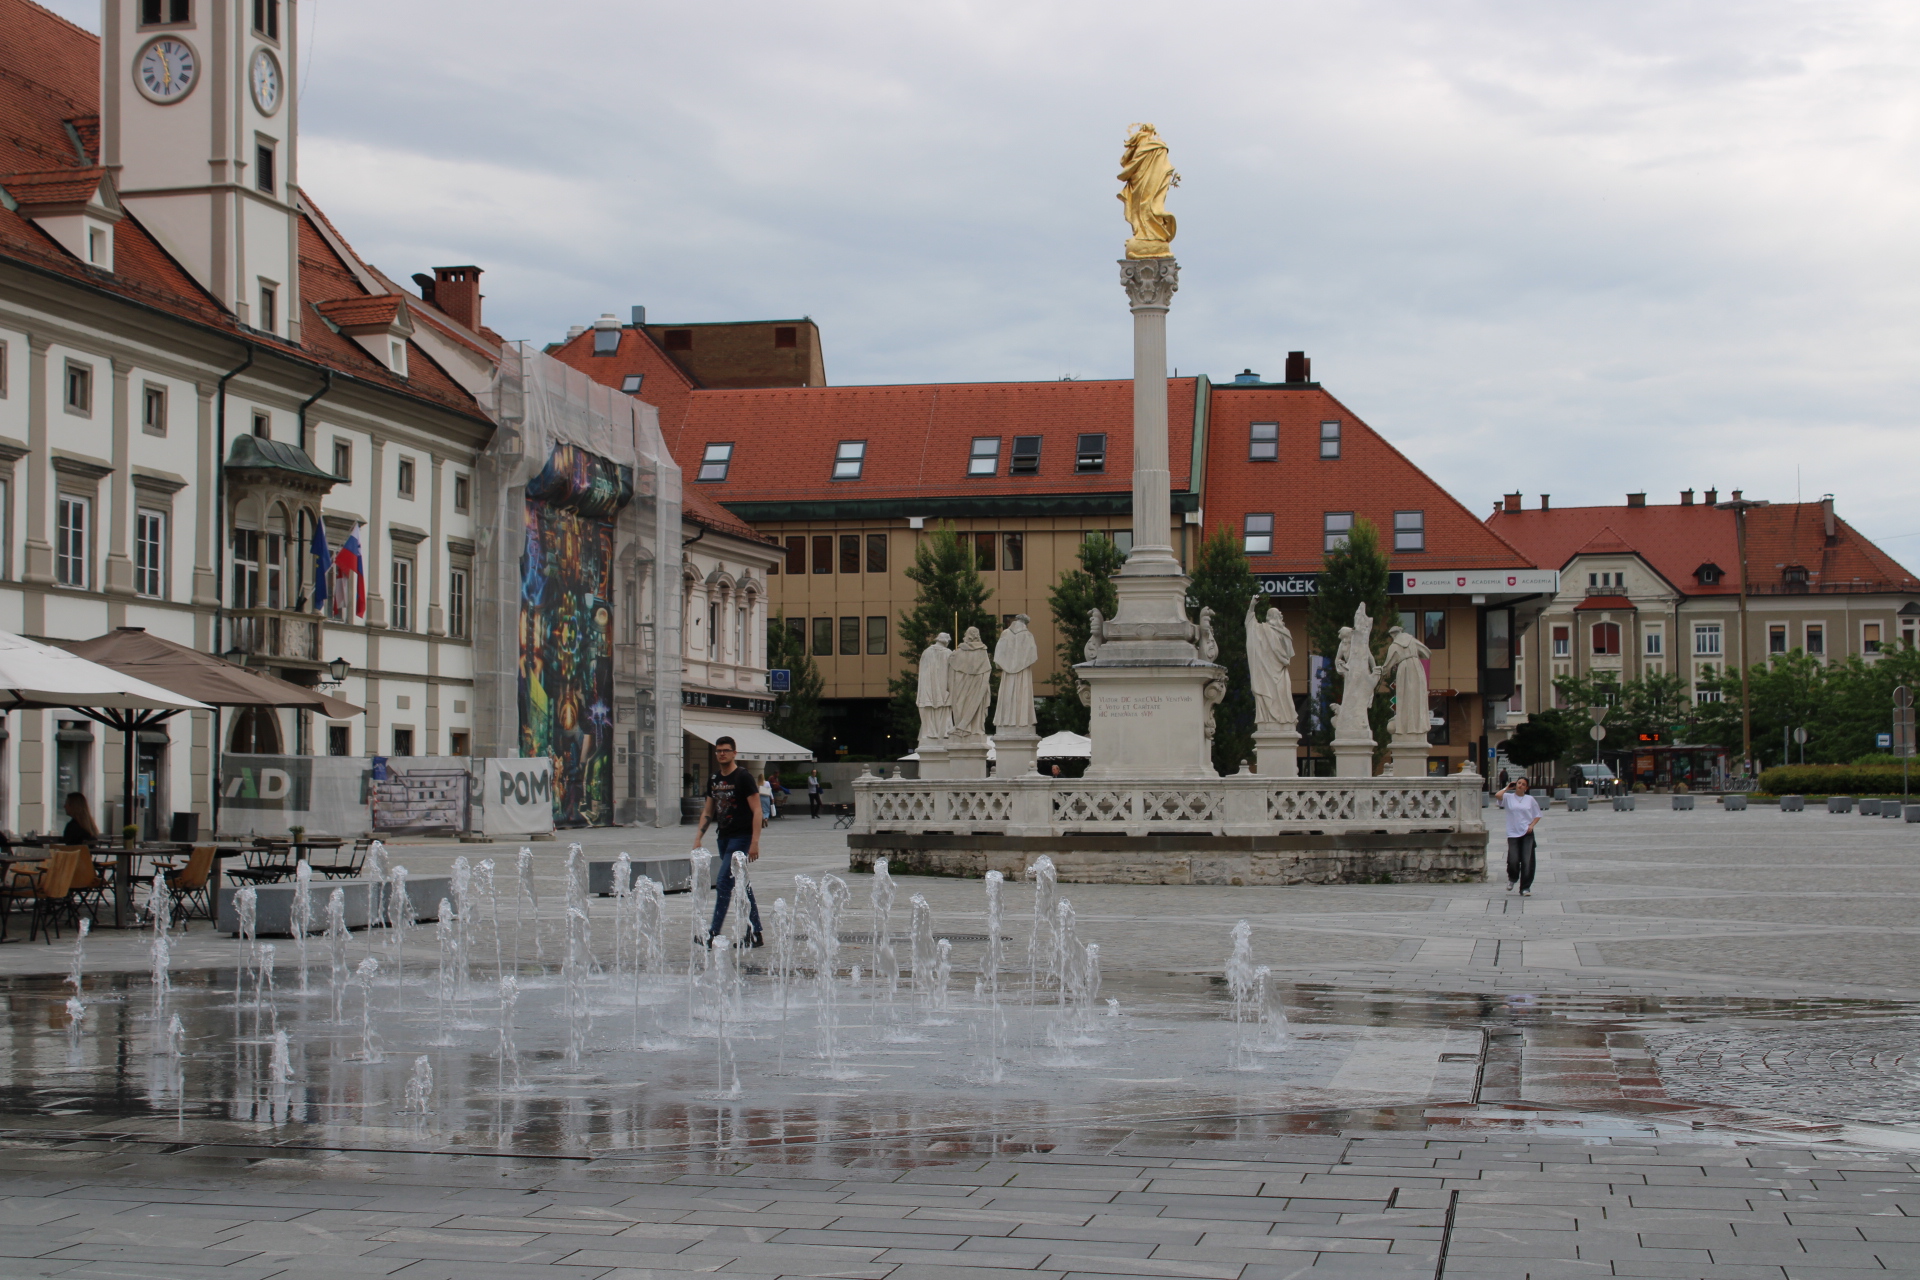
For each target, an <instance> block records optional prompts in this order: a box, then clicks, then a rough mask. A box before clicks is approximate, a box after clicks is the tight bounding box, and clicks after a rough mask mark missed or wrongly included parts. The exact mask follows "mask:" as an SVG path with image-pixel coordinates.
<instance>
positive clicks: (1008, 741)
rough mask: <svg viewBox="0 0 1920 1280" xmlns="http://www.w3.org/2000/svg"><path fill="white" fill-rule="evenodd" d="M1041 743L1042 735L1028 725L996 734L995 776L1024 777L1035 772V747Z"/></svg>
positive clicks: (994, 747) (994, 749)
mask: <svg viewBox="0 0 1920 1280" xmlns="http://www.w3.org/2000/svg"><path fill="white" fill-rule="evenodd" d="M1039 745H1040V735H1039V734H1038V733H1036V732H1034V730H1033V729H1032V728H1031V727H1028V726H1021V727H1020V728H1015V729H1002V730H1001V731H1000V732H998V733H996V734H994V735H993V751H994V755H995V757H996V758H995V760H994V764H993V774H994V776H995V777H996V778H1023V777H1025V776H1027V775H1028V774H1030V773H1032V772H1034V749H1035V748H1037V747H1038V746H1039Z"/></svg>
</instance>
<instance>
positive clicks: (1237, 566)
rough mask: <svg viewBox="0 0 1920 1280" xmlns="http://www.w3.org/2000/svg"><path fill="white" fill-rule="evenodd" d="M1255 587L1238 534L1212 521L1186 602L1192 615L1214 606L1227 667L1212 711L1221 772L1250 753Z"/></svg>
mask: <svg viewBox="0 0 1920 1280" xmlns="http://www.w3.org/2000/svg"><path fill="white" fill-rule="evenodd" d="M1257 590H1258V588H1257V587H1256V585H1255V584H1254V581H1253V570H1252V569H1251V568H1250V567H1249V566H1248V564H1247V554H1246V552H1245V551H1244V550H1242V549H1241V546H1240V539H1239V538H1238V537H1237V536H1235V534H1234V532H1233V530H1232V529H1231V528H1230V527H1228V526H1226V525H1217V526H1215V528H1214V530H1213V532H1212V533H1210V534H1208V535H1207V538H1206V541H1204V542H1202V543H1201V544H1200V554H1199V557H1198V559H1197V560H1196V561H1195V563H1194V567H1193V578H1192V582H1191V583H1190V585H1189V586H1188V587H1187V607H1188V608H1189V609H1191V610H1192V611H1193V616H1194V618H1195V619H1196V620H1198V618H1199V617H1200V610H1201V609H1202V608H1209V609H1212V610H1213V635H1214V639H1216V640H1217V641H1219V644H1220V656H1219V657H1217V658H1215V659H1214V661H1215V662H1218V663H1219V664H1220V665H1221V666H1223V667H1225V668H1226V669H1227V696H1226V698H1225V699H1224V700H1222V701H1221V703H1220V705H1219V706H1218V707H1216V708H1214V713H1213V767H1214V768H1215V769H1216V770H1217V771H1218V772H1219V773H1220V775H1221V776H1222V777H1225V776H1227V775H1229V774H1234V773H1238V772H1239V771H1240V765H1241V762H1242V761H1245V760H1249V759H1251V758H1252V757H1253V683H1252V681H1251V680H1250V679H1249V677H1248V674H1247V632H1246V626H1245V621H1246V613H1247V603H1248V601H1250V600H1252V599H1253V597H1254V594H1255V592H1256V591H1257Z"/></svg>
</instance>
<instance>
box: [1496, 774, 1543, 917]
mask: <svg viewBox="0 0 1920 1280" xmlns="http://www.w3.org/2000/svg"><path fill="white" fill-rule="evenodd" d="M1532 790H1533V784H1532V783H1531V782H1529V781H1528V780H1527V779H1526V778H1524V777H1521V778H1515V779H1514V780H1513V782H1512V783H1511V784H1509V785H1507V786H1504V787H1502V788H1500V790H1499V791H1497V792H1495V793H1494V797H1493V798H1494V799H1496V800H1498V801H1499V802H1500V807H1501V808H1502V809H1505V810H1506V811H1507V892H1508V893H1512V892H1513V891H1514V889H1516V888H1518V889H1519V890H1520V896H1521V897H1523V898H1531V897H1532V896H1533V870H1534V840H1533V829H1534V828H1535V827H1537V826H1539V825H1540V802H1539V801H1538V800H1535V799H1534V798H1533V797H1532V796H1531V795H1529V794H1528V792H1530V791H1532Z"/></svg>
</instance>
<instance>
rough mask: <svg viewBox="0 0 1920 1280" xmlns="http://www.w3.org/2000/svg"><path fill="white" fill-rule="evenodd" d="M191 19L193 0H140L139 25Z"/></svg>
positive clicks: (144, 25)
mask: <svg viewBox="0 0 1920 1280" xmlns="http://www.w3.org/2000/svg"><path fill="white" fill-rule="evenodd" d="M191 21H193V0H140V25H141V26H143V27H157V26H159V25H160V24H161V23H163V22H167V23H171V22H191Z"/></svg>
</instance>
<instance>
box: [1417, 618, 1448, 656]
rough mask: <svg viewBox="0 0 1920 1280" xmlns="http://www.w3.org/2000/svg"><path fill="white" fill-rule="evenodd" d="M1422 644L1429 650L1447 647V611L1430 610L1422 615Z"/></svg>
mask: <svg viewBox="0 0 1920 1280" xmlns="http://www.w3.org/2000/svg"><path fill="white" fill-rule="evenodd" d="M1420 643H1421V644H1424V645H1425V646H1427V648H1429V649H1434V650H1440V649H1444V648H1446V647H1447V611H1446V610H1445V609H1428V610H1427V611H1426V612H1424V613H1422V614H1421V615H1420Z"/></svg>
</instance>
